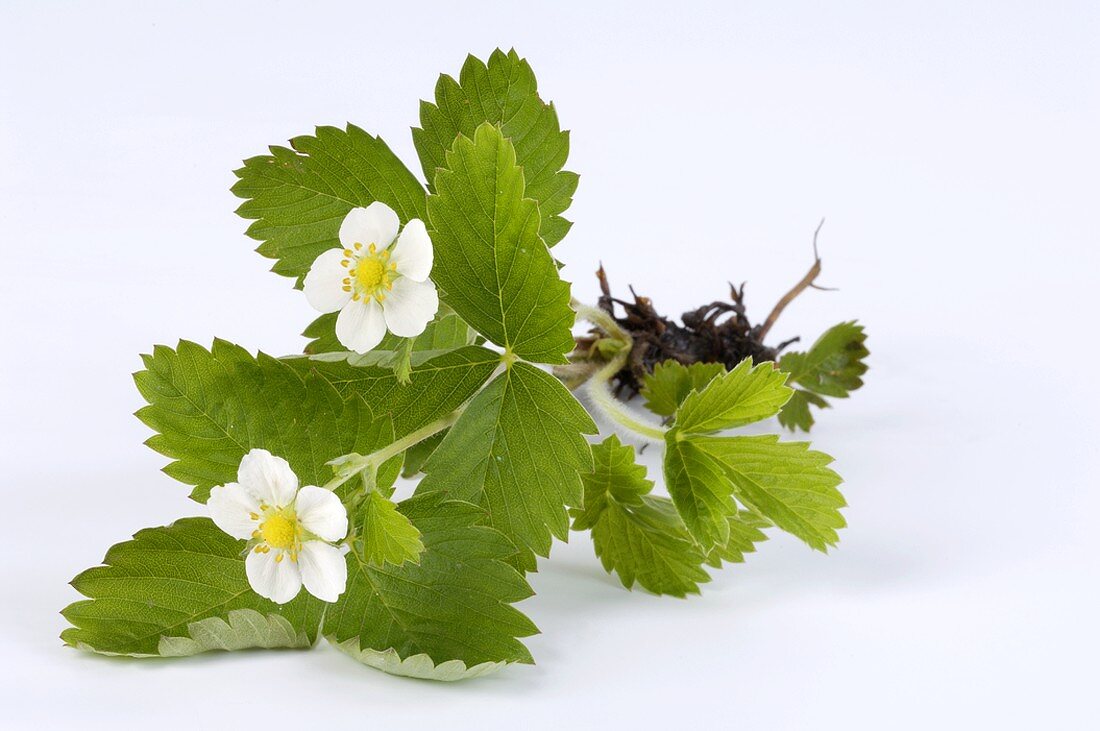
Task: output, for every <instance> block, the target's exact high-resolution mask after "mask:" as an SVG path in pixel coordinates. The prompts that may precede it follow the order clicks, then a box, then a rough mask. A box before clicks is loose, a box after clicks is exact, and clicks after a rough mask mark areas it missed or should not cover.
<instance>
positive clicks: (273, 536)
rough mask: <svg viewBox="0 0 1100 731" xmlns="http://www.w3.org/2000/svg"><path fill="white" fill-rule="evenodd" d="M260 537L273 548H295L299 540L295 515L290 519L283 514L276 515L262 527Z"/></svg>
mask: <svg viewBox="0 0 1100 731" xmlns="http://www.w3.org/2000/svg"><path fill="white" fill-rule="evenodd" d="M260 536H261V537H262V538H263V540H264V543H266V544H267V545H269V546H271V547H272V548H279V549H282V550H287V549H290V548H293V547H294V544H295V543H296V542H297V540H298V521H297V520H295V519H294V516H293V515H291V517H289V518H288V517H287V516H286V515H283V514H282V513H275V514H274V515H272V516H270V517H269V518H268V519H267V520H265V521H264V522H263V523H262V524H261V525H260Z"/></svg>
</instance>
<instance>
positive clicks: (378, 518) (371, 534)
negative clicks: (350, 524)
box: [354, 490, 424, 566]
mask: <svg viewBox="0 0 1100 731" xmlns="http://www.w3.org/2000/svg"><path fill="white" fill-rule="evenodd" d="M355 520H356V524H357V527H358V529H359V530H358V534H359V540H358V541H356V542H355V544H354V550H355V551H356V552H357V553H358V554H359V558H360V559H361V560H362V561H364V562H366V563H368V564H370V565H372V566H381V565H382V564H386V563H389V564H393V565H394V566H400V565H401V564H403V563H405V562H406V561H412V562H413V563H419V562H420V554H421V553H423V552H424V544H423V543H422V542H421V540H420V531H419V530H417V529H416V526H414V525H413V524H412V521H410V520H409V519H408V518H407V517H405V516H404V515H402V514H401V513H399V512H398V511H397V506H396V505H394V504H393V502H392V501H391V500H390V499H389V498H387V497H385V496H384V495H383V494H382V493H381V492H379V491H378V490H372V491H371V492H370V493H368V494H367V497H366V499H365V500H364V502H363V505H362V506H361V508H360V512H359V514H358V516H356V518H355Z"/></svg>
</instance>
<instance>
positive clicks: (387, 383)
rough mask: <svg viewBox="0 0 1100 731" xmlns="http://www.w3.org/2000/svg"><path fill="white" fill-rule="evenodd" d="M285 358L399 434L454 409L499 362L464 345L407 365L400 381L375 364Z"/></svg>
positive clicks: (477, 348)
mask: <svg viewBox="0 0 1100 731" xmlns="http://www.w3.org/2000/svg"><path fill="white" fill-rule="evenodd" d="M286 362H287V363H289V364H290V365H291V367H293V368H294V369H295V370H296V371H298V372H300V373H303V374H307V373H312V374H314V375H316V376H317V377H319V378H321V379H324V380H325V381H326V382H327V383H329V384H330V385H331V386H332V387H333V388H334V389H335V390H336V392H337V393H338V394H339V395H340V396H341V397H342V398H344V399H347V400H351V401H356V402H358V403H361V404H363V405H365V406H367V407H369V408H370V409H371V411H372V412H373V413H374V414H375V415H376V416H377V415H381V414H388V415H389V417H390V419H391V420H392V421H393V430H394V438H396V439H400V438H401V437H404V436H405V435H407V434H409V433H411V432H413V431H415V430H417V429H419V428H420V427H422V426H425V425H426V424H429V423H431V422H433V421H435V420H437V419H439V418H441V417H443V416H445V415H446V414H448V413H450V412H451V411H454V410H455V409H457V408H458V407H459V406H461V405H462V404H463V403H465V402H466V401H467V400H468V399H469V398H470V397H471V396H473V395H474V394H475V393H477V390H478V389H479V388H481V386H482V384H484V383H485V381H487V380H488V379H489V376H491V375H492V373H493V371H494V370H496V368H497V366H498V365H499V364H500V354H499V353H494V352H493V351H491V350H489V349H488V348H482V347H481V346H478V345H470V346H467V347H464V348H459V349H457V350H453V351H450V352H447V353H444V354H442V355H437V356H435V357H433V358H431V359H430V360H428V361H426V362H424V363H422V364H420V365H418V366H416V367H415V368H413V370H412V373H411V376H410V379H409V384H408V385H402V384H401V383H400V382H399V381H398V379H397V375H396V374H395V373H394V372H393V371H391V370H389V369H387V368H381V367H378V366H353V365H350V364H349V363H346V362H333V363H328V362H317V361H313V360H309V359H306V358H294V359H291V360H288V361H286ZM360 454H365V452H360Z"/></svg>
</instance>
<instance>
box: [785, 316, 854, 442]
mask: <svg viewBox="0 0 1100 731" xmlns="http://www.w3.org/2000/svg"><path fill="white" fill-rule="evenodd" d="M866 340H867V334H866V333H865V332H864V330H863V326H862V325H859V324H857V323H856V322H854V321H853V322H842V323H840V324H839V325H834V326H833V327H831V328H829V329H828V330H826V331H825V332H824V334H822V336H821V337H820V338H818V339H817V341H816V342H815V343H814V344H813V345H812V346H811V347H810V349H809V350H808V351H806V352H804V353H800V352H794V353H787V354H786V355H784V356H783V358H782V359H781V360H780V361H779V368H780V370H782V371H784V372H785V373H788V374H790V382H791V383H792V384H797V385H798V386H801V388H800V389H798V390H796V391H795V396H794V397H793V398H792V399H791V401H790V402H789V403H788V404H787V406H786V407H785V408H784V409H783V411H782V412H781V413H780V414H779V423H780V424H782V425H783V426H785V427H787V428H788V429H790V430H791V431H794V430H795V429H802V430H803V431H809V430H810V427H811V426H813V424H814V418H813V415H812V414H811V413H810V405H811V404H812V405H814V406H816V407H818V408H820V409H824V408H828V406H829V402H828V401H827V400H826V399H824V398H822V397H823V396H829V397H833V398H847V397H848V396H849V394H851V392H852V391H855V390H856V389H858V388H859V387H861V386H862V385H863V378H862V376H863V374H864V373H866V372H867V364H866V363H864V359H865V358H866V357H867V356H868V355H869V354H870V352H869V351H868V350H867V346H866V344H865V341H866Z"/></svg>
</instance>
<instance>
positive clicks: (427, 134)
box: [413, 49, 577, 246]
mask: <svg viewBox="0 0 1100 731" xmlns="http://www.w3.org/2000/svg"><path fill="white" fill-rule="evenodd" d="M484 122H489V123H491V124H494V125H499V126H500V127H501V128H502V131H503V133H504V136H505V137H507V138H508V139H509V140H511V142H512V145H513V147H515V149H516V159H517V164H518V165H519V166H520V167H521V168H523V172H524V176H525V177H526V179H527V197H529V198H533V199H534V200H536V201H538V204H539V210H540V211H541V212H542V218H541V221H540V225H539V235H540V236H541V237H542V240H543V241H545V242H546V245H547V246H553V245H554V244H556V243H558V242H559V241H561V239H562V237H564V236H565V234H566V233H567V232H568V231H569V227H570V226H571V225H572V224H571V223H569V221H567V220H565V219H564V218H562V217H561V215H560V214H561V213H562V212H564V211H565V209H567V208H568V207H569V204H570V203H571V202H572V198H573V193H574V192H575V191H576V189H577V175H576V173H571V172H568V171H563V170H562V167H563V166H564V165H565V160H566V158H567V157H568V156H569V133H568V132H563V131H562V130H561V128H560V127H559V126H558V115H557V113H556V112H555V111H554V107H553V105H551V104H547V103H545V102H543V101H542V99H540V98H539V95H538V88H537V84H536V82H535V74H534V73H533V72H532V71H531V66H530V65H529V64H528V63H527V61H526V60H525V59H522V58H520V57H519V54H517V53H516V52H515V51H514V50H512V51H509V52H508V53H504V52H503V51H501V50H499V49H498V50H496V51H494V52H493V54H492V55H491V56H490V57H489V63H488V64H485V63H483V62H482V61H480V60H478V59H476V58H474V57H473V56H468V57H467V58H466V63H465V64H464V65H463V66H462V72H461V73H460V74H459V78H458V81H455V80H454V79H453V78H451V77H450V76H447V75H446V74H444V75H442V76H440V77H439V82H438V83H437V84H436V87H435V104H432V103H430V102H425V101H422V102H421V103H420V124H421V127H420V128H419V129H417V128H414V129H413V143H414V144H415V146H416V151H417V153H418V154H419V155H420V163H421V165H422V166H423V168H424V177H425V178H426V179H427V180H428V184H429V187H430V188H431V186H432V181H434V180H435V171H436V168H441V167H446V166H447V163H446V155H447V152H449V151H450V150H451V149H452V147H453V146H454V142H455V139H456V138H457V137H458V136H459V135H463V136H465V137H473V136H474V130H476V129H477V128H478V127H479V126H480V125H481V124H482V123H484ZM432 192H435V190H434V189H433V190H432Z"/></svg>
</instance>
